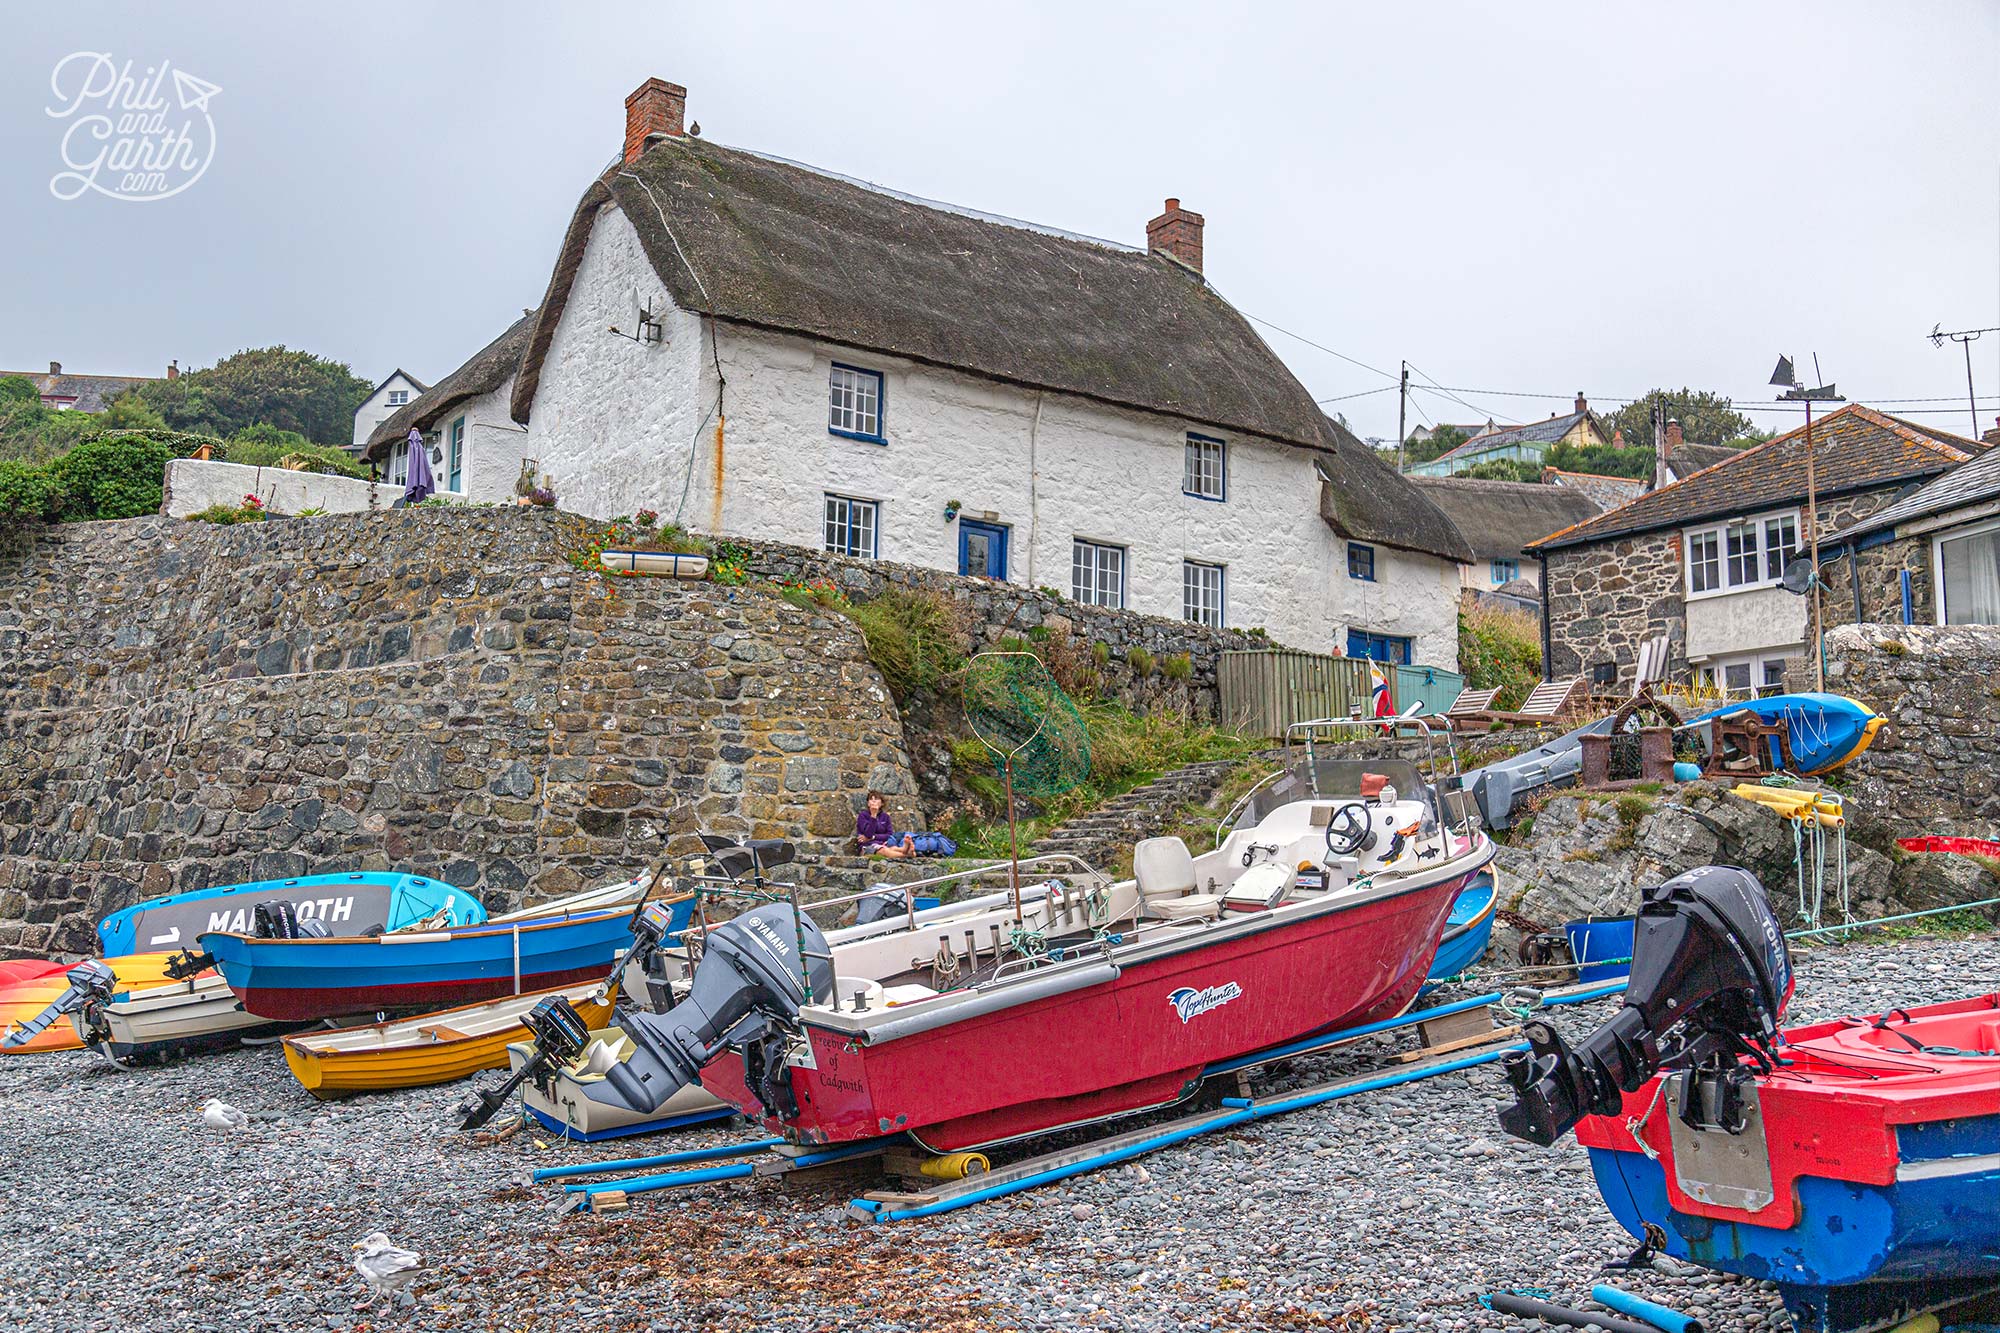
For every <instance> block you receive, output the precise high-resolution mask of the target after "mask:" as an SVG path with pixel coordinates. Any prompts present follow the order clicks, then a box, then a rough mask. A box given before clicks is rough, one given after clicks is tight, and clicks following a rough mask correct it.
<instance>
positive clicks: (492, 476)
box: [384, 375, 567, 504]
mask: <svg viewBox="0 0 2000 1333" xmlns="http://www.w3.org/2000/svg"><path fill="white" fill-rule="evenodd" d="M513 392H514V377H513V376H512V375H509V376H508V377H507V380H506V382H505V383H503V384H501V385H500V386H499V387H498V388H496V389H494V390H492V391H491V392H489V393H482V394H480V395H479V396H478V397H476V398H468V399H466V400H465V401H464V402H462V403H460V404H459V405H458V406H457V407H455V408H453V409H452V410H451V411H449V412H447V413H445V414H444V415H443V416H442V417H439V418H438V420H437V422H436V423H435V424H434V425H432V427H431V430H432V432H433V433H434V434H435V436H436V445H437V454H438V457H439V460H440V461H439V462H437V463H435V464H434V465H433V466H432V469H431V471H432V472H433V473H434V474H435V476H436V478H437V488H438V491H439V493H440V494H446V493H450V494H457V495H461V496H463V497H464V498H465V499H467V500H472V501H479V502H484V503H488V504H512V503H513V502H514V481H515V479H516V478H518V477H519V476H520V475H521V462H522V460H523V459H528V458H534V457H536V455H535V450H534V446H533V445H532V444H531V443H530V439H531V437H530V434H529V432H528V431H526V430H524V429H523V428H522V427H520V426H519V425H516V424H515V422H514V419H513V417H512V416H510V415H509V407H508V404H509V400H510V399H511V397H512V395H513ZM460 420H463V421H464V422H465V446H464V448H465V454H464V458H463V461H462V464H461V466H460V469H459V485H458V489H457V491H455V492H453V491H451V490H450V481H451V429H452V423H454V422H456V421H460ZM546 470H547V469H544V468H540V467H539V466H538V468H537V473H536V475H537V477H538V478H539V476H540V474H541V472H543V471H546ZM384 475H385V476H386V475H388V471H387V469H386V468H385V469H384ZM565 498H567V497H565Z"/></svg>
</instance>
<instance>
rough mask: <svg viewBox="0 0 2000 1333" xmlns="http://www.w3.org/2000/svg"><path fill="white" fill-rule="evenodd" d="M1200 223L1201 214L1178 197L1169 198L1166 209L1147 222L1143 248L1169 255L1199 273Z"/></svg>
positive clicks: (1149, 251)
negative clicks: (1187, 207) (1189, 209)
mask: <svg viewBox="0 0 2000 1333" xmlns="http://www.w3.org/2000/svg"><path fill="white" fill-rule="evenodd" d="M1202 225H1203V221H1202V216H1201V214H1199V213H1190V212H1188V211H1187V210H1186V209H1184V208H1182V207H1181V201H1180V200H1178V199H1168V200H1167V206H1166V210H1165V211H1164V212H1162V213H1161V214H1160V216H1158V217H1156V218H1154V219H1153V220H1152V221H1151V222H1148V223H1147V224H1146V250H1147V252H1148V253H1149V254H1156V255H1170V256H1172V257H1173V258H1175V259H1178V260H1179V261H1180V262H1181V263H1183V264H1186V265H1187V266H1188V267H1189V268H1191V269H1193V270H1194V271H1195V272H1197V273H1199V272H1201V229H1202Z"/></svg>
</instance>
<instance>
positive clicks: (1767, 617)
mask: <svg viewBox="0 0 2000 1333" xmlns="http://www.w3.org/2000/svg"><path fill="white" fill-rule="evenodd" d="M1807 616H1808V611H1807V602H1806V599H1805V598H1803V597H1800V596H1798V595H1797V594H1795V593H1789V592H1786V591H1785V590H1784V589H1782V588H1752V589H1749V590H1748V591H1745V592H1729V593H1718V594H1717V595H1715V596H1713V597H1690V598H1688V599H1687V655H1688V659H1689V660H1690V661H1694V662H1700V661H1705V660H1707V659H1708V658H1711V657H1730V656H1735V655H1736V654H1739V653H1748V652H1755V651H1758V650H1761V649H1784V650H1785V655H1786V656H1791V655H1794V654H1796V653H1798V652H1799V651H1800V650H1801V649H1802V648H1803V646H1804V644H1805V641H1806V621H1807Z"/></svg>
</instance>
